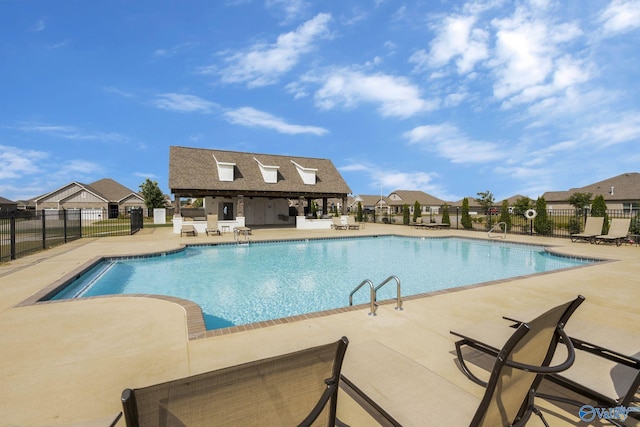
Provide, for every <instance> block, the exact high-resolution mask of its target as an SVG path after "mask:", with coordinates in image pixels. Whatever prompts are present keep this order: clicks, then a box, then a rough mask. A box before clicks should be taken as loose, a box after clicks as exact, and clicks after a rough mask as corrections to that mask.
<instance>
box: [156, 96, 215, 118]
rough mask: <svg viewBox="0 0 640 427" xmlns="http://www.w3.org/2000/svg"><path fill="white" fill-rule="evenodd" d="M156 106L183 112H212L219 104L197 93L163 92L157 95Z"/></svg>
mask: <svg viewBox="0 0 640 427" xmlns="http://www.w3.org/2000/svg"><path fill="white" fill-rule="evenodd" d="M156 98H157V99H156V100H155V103H154V104H155V106H156V107H158V108H161V109H163V110H170V111H180V112H183V113H193V112H197V113H211V112H212V111H213V110H215V109H216V108H217V104H215V103H213V102H210V101H207V100H206V99H202V98H200V97H198V96H195V95H186V94H180V93H163V94H160V95H157V97H156Z"/></svg>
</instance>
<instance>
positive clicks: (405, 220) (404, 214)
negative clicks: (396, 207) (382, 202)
mask: <svg viewBox="0 0 640 427" xmlns="http://www.w3.org/2000/svg"><path fill="white" fill-rule="evenodd" d="M410 218H411V212H409V205H407V204H406V203H405V204H404V206H403V207H402V223H403V224H404V225H409V219H410Z"/></svg>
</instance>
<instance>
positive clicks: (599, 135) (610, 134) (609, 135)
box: [585, 111, 640, 147]
mask: <svg viewBox="0 0 640 427" xmlns="http://www.w3.org/2000/svg"><path fill="white" fill-rule="evenodd" d="M585 139H588V140H591V141H593V144H594V145H596V146H598V145H599V146H603V147H607V146H610V145H614V144H622V143H626V142H633V143H634V144H636V145H637V141H639V140H640V112H637V111H636V112H630V113H626V114H624V115H623V116H622V117H620V118H613V119H612V120H611V121H606V122H604V123H599V124H597V125H594V126H593V127H591V128H588V129H587V131H586V132H585Z"/></svg>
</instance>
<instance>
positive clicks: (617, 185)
mask: <svg viewBox="0 0 640 427" xmlns="http://www.w3.org/2000/svg"><path fill="white" fill-rule="evenodd" d="M575 193H591V194H592V200H593V198H594V197H596V196H603V198H604V201H605V203H606V204H607V208H608V209H612V210H622V211H624V212H625V214H627V213H632V212H639V211H640V173H638V172H630V173H624V174H622V175H618V176H614V177H613V178H608V179H605V180H603V181H598V182H596V183H593V184H589V185H586V186H584V187H579V188H571V189H569V190H567V191H548V192H546V193H544V194H543V195H542V196H543V197H544V199H545V201H546V202H547V209H574V206H572V205H571V204H570V203H569V198H570V197H571V195H573V194H575Z"/></svg>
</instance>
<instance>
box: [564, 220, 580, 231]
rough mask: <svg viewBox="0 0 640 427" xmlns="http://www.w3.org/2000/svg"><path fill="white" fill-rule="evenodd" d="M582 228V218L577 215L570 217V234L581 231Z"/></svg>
mask: <svg viewBox="0 0 640 427" xmlns="http://www.w3.org/2000/svg"><path fill="white" fill-rule="evenodd" d="M580 229H581V227H580V219H579V218H578V217H576V216H573V217H571V218H569V223H568V224H567V231H569V234H577V233H579V232H580Z"/></svg>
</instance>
